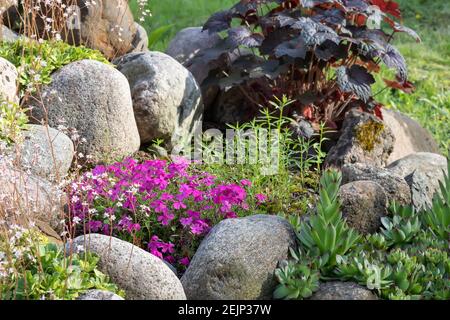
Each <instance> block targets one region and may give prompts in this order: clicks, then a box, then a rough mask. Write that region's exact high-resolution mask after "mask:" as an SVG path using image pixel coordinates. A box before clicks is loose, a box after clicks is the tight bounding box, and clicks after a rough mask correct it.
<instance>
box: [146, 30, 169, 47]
mask: <svg viewBox="0 0 450 320" xmlns="http://www.w3.org/2000/svg"><path fill="white" fill-rule="evenodd" d="M172 28H173V25H172V24H170V25H166V26H161V27H159V28H156V29H154V30H152V31H151V32H150V34H149V36H148V47H149V48H150V49H152V48H153V47H154V46H155V45H156V43H158V42H159V41H161V39H162V38H163V37H164V36H165V35H166V34H167V33H168V32H169V31H170V30H171V29H172Z"/></svg>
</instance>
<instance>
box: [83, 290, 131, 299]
mask: <svg viewBox="0 0 450 320" xmlns="http://www.w3.org/2000/svg"><path fill="white" fill-rule="evenodd" d="M77 300H124V298H122V297H121V296H119V295H117V294H115V293H113V292H110V291H105V290H97V289H93V290H88V291H86V292H85V293H83V294H82V295H80V296H79V297H78V298H77Z"/></svg>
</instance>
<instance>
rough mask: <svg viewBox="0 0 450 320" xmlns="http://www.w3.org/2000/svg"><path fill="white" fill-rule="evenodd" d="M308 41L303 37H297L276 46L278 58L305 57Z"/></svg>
mask: <svg viewBox="0 0 450 320" xmlns="http://www.w3.org/2000/svg"><path fill="white" fill-rule="evenodd" d="M306 50H307V47H306V43H305V41H304V40H303V38H302V37H297V38H295V39H292V40H290V41H285V42H283V43H282V44H280V45H279V46H277V47H276V48H275V56H276V57H277V58H279V57H282V56H289V57H291V58H301V59H305V56H306Z"/></svg>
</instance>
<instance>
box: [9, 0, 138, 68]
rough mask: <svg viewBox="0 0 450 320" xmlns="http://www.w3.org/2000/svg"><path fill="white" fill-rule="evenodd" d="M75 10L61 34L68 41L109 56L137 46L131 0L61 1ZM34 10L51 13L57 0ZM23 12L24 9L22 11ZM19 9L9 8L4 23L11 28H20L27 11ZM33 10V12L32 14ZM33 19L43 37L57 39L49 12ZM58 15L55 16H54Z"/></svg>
mask: <svg viewBox="0 0 450 320" xmlns="http://www.w3.org/2000/svg"><path fill="white" fill-rule="evenodd" d="M58 2H60V3H61V4H57V5H58V6H61V5H65V6H67V8H70V9H71V10H66V11H65V13H66V14H67V16H66V18H65V19H66V21H65V27H64V28H60V30H58V31H60V32H59V34H60V36H61V39H63V40H64V41H66V42H68V43H70V44H74V45H80V44H83V45H85V46H87V47H89V48H93V49H97V50H99V51H101V52H102V53H103V54H104V55H105V56H106V57H108V58H109V59H114V58H115V57H118V56H121V55H124V54H126V53H127V52H129V51H130V50H132V49H133V45H132V42H133V39H134V37H135V34H136V32H137V29H136V25H135V23H134V17H133V14H132V12H131V10H130V8H129V5H128V0H95V1H91V0H61V1H58ZM33 5H35V6H40V7H41V8H40V9H37V10H34V12H36V11H40V12H42V13H46V12H51V10H52V9H51V6H55V5H56V4H55V3H54V1H36V2H34V3H33ZM19 11H20V10H19ZM19 11H18V10H17V9H16V10H12V9H11V10H9V12H8V17H10V19H4V20H3V22H4V24H6V25H7V26H8V27H11V28H13V27H17V25H19V24H20V22H21V19H23V17H24V14H23V13H22V12H19ZM31 14H32V13H30V15H31ZM28 18H29V19H33V20H34V21H36V23H35V27H36V29H37V30H36V31H37V32H38V33H39V34H40V35H41V37H43V38H45V39H48V38H54V36H55V33H54V32H53V31H55V30H54V29H50V30H48V29H47V28H46V26H48V21H45V22H44V21H43V19H48V17H47V16H46V15H45V14H42V15H39V14H34V16H33V17H31V16H29V17H28ZM52 18H54V17H52Z"/></svg>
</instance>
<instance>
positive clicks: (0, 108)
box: [0, 101, 28, 144]
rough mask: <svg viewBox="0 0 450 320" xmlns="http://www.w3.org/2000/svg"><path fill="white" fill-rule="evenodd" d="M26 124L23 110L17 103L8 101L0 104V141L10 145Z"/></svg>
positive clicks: (26, 120)
mask: <svg viewBox="0 0 450 320" xmlns="http://www.w3.org/2000/svg"><path fill="white" fill-rule="evenodd" d="M27 123H28V117H27V116H26V114H25V110H23V109H21V108H20V107H19V105H18V104H17V103H14V102H9V101H1V102H0V141H4V142H6V143H7V144H10V143H12V142H14V141H16V139H17V138H18V136H19V133H20V131H21V130H22V129H24V128H25V126H26V124H27Z"/></svg>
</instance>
